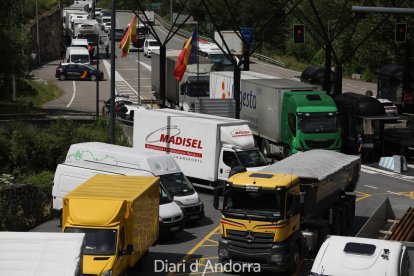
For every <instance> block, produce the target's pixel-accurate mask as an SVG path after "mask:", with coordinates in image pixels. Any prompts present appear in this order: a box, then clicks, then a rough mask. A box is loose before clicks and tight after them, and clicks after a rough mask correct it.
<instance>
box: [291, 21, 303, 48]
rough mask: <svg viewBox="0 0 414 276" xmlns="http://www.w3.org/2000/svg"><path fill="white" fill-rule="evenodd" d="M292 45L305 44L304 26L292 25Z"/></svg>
mask: <svg viewBox="0 0 414 276" xmlns="http://www.w3.org/2000/svg"><path fill="white" fill-rule="evenodd" d="M293 43H295V44H303V43H305V25H303V24H295V25H293Z"/></svg>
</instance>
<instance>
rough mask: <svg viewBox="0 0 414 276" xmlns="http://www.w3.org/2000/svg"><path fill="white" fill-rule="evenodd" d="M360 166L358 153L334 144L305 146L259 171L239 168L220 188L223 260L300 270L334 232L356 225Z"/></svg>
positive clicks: (217, 193) (217, 191)
mask: <svg viewBox="0 0 414 276" xmlns="http://www.w3.org/2000/svg"><path fill="white" fill-rule="evenodd" d="M360 168H361V160H360V158H359V157H358V156H351V155H345V154H342V153H338V152H334V151H328V150H310V151H306V152H301V153H298V154H295V155H292V156H290V157H288V158H286V159H284V160H282V161H279V162H277V163H275V164H272V165H268V166H266V167H264V168H262V169H260V170H257V171H256V172H243V169H242V168H236V169H235V170H234V171H233V172H231V173H230V177H229V179H228V181H227V182H226V185H225V186H223V187H217V188H216V189H215V192H214V207H215V208H216V209H220V210H222V219H221V227H220V234H221V239H220V241H219V260H220V261H221V262H224V263H227V262H233V263H234V262H248V263H259V264H260V265H261V267H262V268H263V269H269V270H274V271H286V270H292V271H294V270H295V269H296V268H297V266H298V265H299V263H300V260H301V259H302V258H303V257H304V256H305V254H306V252H307V251H314V250H316V249H317V248H319V246H320V245H321V244H322V242H323V241H324V240H325V239H326V237H327V235H328V234H336V235H342V234H344V233H345V231H346V229H347V228H348V227H349V226H350V225H352V223H353V219H354V216H355V194H354V193H353V192H354V191H355V187H356V184H357V182H358V180H359V174H360ZM220 192H222V194H221V193H220ZM221 197H223V201H222V206H219V205H220V204H219V202H220V200H219V199H220V198H221Z"/></svg>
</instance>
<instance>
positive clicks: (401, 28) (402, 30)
mask: <svg viewBox="0 0 414 276" xmlns="http://www.w3.org/2000/svg"><path fill="white" fill-rule="evenodd" d="M406 39H407V23H396V24H395V42H397V43H404V42H405V41H406Z"/></svg>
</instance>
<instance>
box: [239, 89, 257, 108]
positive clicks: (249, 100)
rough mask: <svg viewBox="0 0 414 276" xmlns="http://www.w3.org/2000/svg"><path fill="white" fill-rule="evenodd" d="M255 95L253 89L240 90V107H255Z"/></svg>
mask: <svg viewBox="0 0 414 276" xmlns="http://www.w3.org/2000/svg"><path fill="white" fill-rule="evenodd" d="M256 103H257V99H256V95H254V94H253V91H250V92H243V91H240V109H242V108H243V107H247V108H251V109H256Z"/></svg>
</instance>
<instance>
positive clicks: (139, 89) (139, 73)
mask: <svg viewBox="0 0 414 276" xmlns="http://www.w3.org/2000/svg"><path fill="white" fill-rule="evenodd" d="M137 53H138V88H137V90H138V104H141V72H140V71H141V70H140V69H141V64H140V63H141V62H140V60H139V51H137Z"/></svg>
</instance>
